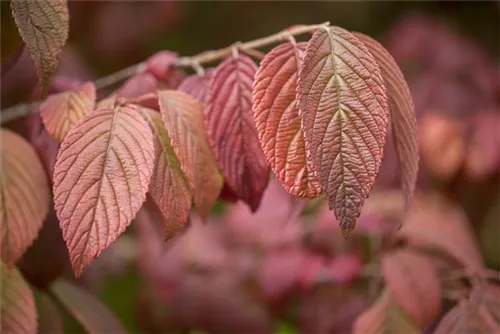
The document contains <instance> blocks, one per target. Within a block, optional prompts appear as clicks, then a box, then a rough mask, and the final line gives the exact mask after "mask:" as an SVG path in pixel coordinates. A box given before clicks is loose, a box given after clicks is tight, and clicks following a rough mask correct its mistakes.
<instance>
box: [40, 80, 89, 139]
mask: <svg viewBox="0 0 500 334" xmlns="http://www.w3.org/2000/svg"><path fill="white" fill-rule="evenodd" d="M95 99H96V91H95V86H94V84H93V83H92V82H87V83H85V84H83V85H82V86H81V87H79V88H78V89H75V90H71V91H67V92H63V93H59V94H54V95H50V96H49V97H48V98H47V99H46V100H45V101H44V102H42V104H41V105H40V115H41V116H42V120H43V124H44V125H45V128H46V129H47V131H48V132H49V133H50V134H51V135H52V137H54V138H55V139H56V140H57V141H59V142H62V141H63V139H64V137H65V136H66V135H67V134H68V131H69V130H70V129H71V127H72V126H73V125H75V123H76V122H77V121H78V120H79V119H80V118H82V117H83V116H85V115H86V114H88V113H89V112H91V111H92V109H93V108H94V105H95Z"/></svg>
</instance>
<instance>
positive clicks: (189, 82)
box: [177, 68, 215, 104]
mask: <svg viewBox="0 0 500 334" xmlns="http://www.w3.org/2000/svg"><path fill="white" fill-rule="evenodd" d="M214 74H215V70H214V69H212V68H209V69H207V70H206V71H205V74H204V75H203V76H199V75H198V74H193V75H190V76H188V77H187V78H186V79H184V81H182V83H181V84H180V86H179V88H177V90H180V91H181V92H184V93H186V94H189V95H191V96H192V97H194V98H195V99H196V100H198V101H200V103H203V104H204V103H206V102H207V97H208V93H209V88H210V81H211V80H212V79H213V77H214Z"/></svg>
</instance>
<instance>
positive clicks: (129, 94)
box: [116, 72, 158, 98]
mask: <svg viewBox="0 0 500 334" xmlns="http://www.w3.org/2000/svg"><path fill="white" fill-rule="evenodd" d="M157 85H158V81H157V80H156V77H154V76H153V75H152V74H151V73H148V72H143V73H138V74H136V75H134V76H133V77H131V78H129V79H128V80H127V81H125V83H124V84H123V85H122V86H121V87H120V88H119V89H118V90H117V91H116V95H117V96H120V97H126V98H134V97H138V96H141V95H144V94H148V93H156V87H157Z"/></svg>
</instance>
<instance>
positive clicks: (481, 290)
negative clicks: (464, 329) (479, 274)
mask: <svg viewBox="0 0 500 334" xmlns="http://www.w3.org/2000/svg"><path fill="white" fill-rule="evenodd" d="M497 280H498V276H497ZM470 300H471V301H472V302H473V303H474V305H476V306H477V308H478V309H479V312H480V315H481V317H482V319H484V320H485V322H487V323H488V324H489V325H490V327H491V328H495V329H496V330H497V331H500V287H499V286H498V285H494V284H491V283H490V284H487V285H476V286H474V287H473V289H472V293H471V297H470Z"/></svg>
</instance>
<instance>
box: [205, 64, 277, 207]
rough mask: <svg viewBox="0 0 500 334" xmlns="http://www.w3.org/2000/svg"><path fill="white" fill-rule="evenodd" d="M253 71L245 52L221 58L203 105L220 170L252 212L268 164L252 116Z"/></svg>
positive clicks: (256, 203) (266, 177)
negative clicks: (205, 104) (204, 105)
mask: <svg viewBox="0 0 500 334" xmlns="http://www.w3.org/2000/svg"><path fill="white" fill-rule="evenodd" d="M256 71H257V66H256V65H255V63H254V62H253V61H252V60H251V59H250V58H249V57H247V56H244V55H237V56H234V57H231V58H228V59H226V60H224V61H223V62H222V63H221V64H220V65H219V66H217V68H216V70H215V74H214V78H213V79H212V82H211V85H210V92H209V96H208V99H207V106H206V108H205V126H206V129H207V133H208V139H209V142H210V145H211V147H212V150H213V151H214V154H215V159H216V160H217V162H218V163H219V167H220V169H221V171H222V174H223V175H224V178H225V179H226V181H227V183H228V185H229V187H230V188H231V189H232V190H233V191H234V192H235V193H236V195H238V197H239V198H241V199H242V200H243V201H244V202H246V203H247V204H248V205H249V206H250V208H251V209H252V211H254V212H255V211H256V210H257V208H258V207H259V205H260V201H261V199H262V194H263V192H264V190H265V189H266V186H267V183H268V181H269V165H268V163H267V161H266V157H265V156H264V153H263V152H262V148H261V146H260V144H259V138H258V136H257V129H256V128H255V123H254V120H253V116H252V105H251V103H252V83H253V78H254V76H255V72H256Z"/></svg>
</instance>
